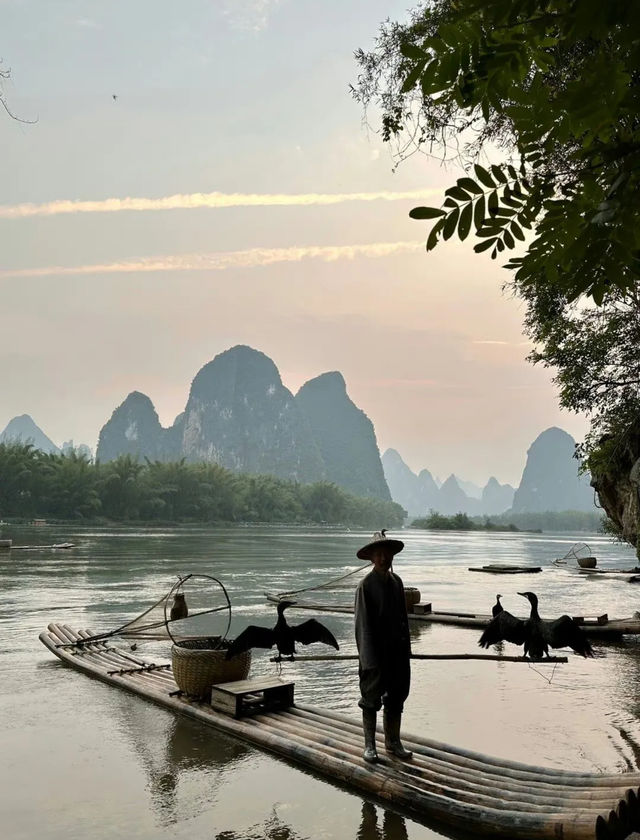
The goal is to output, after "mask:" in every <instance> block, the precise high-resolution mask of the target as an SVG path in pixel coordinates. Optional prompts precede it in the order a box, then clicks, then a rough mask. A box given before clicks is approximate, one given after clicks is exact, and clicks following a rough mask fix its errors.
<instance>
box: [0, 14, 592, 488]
mask: <svg viewBox="0 0 640 840" xmlns="http://www.w3.org/2000/svg"><path fill="white" fill-rule="evenodd" d="M408 5H409V4H407V3H406V2H405V0H403V2H397V0H385V1H384V2H382V0H367V1H366V2H364V1H363V2H356V0H340V2H337V0H324V2H322V3H319V2H317V0H188V2H185V3H175V2H167V1H166V0H100V2H98V0H0V13H1V15H2V20H3V27H2V31H3V40H2V43H1V44H0V57H1V58H2V60H3V67H5V68H7V67H10V68H11V71H12V79H11V81H10V82H8V83H5V85H4V92H5V97H6V99H7V101H8V102H9V104H10V106H11V108H12V109H13V110H14V112H16V113H17V114H18V115H20V116H21V117H23V118H25V119H36V118H37V122H36V123H35V124H34V125H24V124H20V123H17V122H14V121H11V120H10V119H9V118H8V117H5V116H4V115H2V114H0V131H1V132H2V150H3V153H2V158H1V163H0V166H1V167H2V194H1V197H0V204H1V205H2V206H0V231H1V234H0V235H1V240H2V250H1V253H2V264H1V268H0V301H1V311H2V328H1V329H0V363H1V370H2V372H3V373H2V388H1V390H0V429H2V428H4V426H5V425H6V423H7V422H8V421H9V420H10V419H11V418H12V417H13V416H15V415H17V414H23V413H27V414H31V416H32V417H33V418H34V420H35V421H36V423H38V425H40V426H41V428H42V429H43V430H44V431H45V433H46V434H48V435H49V437H51V438H52V439H53V440H54V441H55V442H56V443H58V444H60V443H62V441H63V440H68V439H69V438H73V439H74V441H75V442H76V443H81V442H82V443H87V444H89V445H90V446H91V447H92V448H94V447H95V445H96V442H97V437H98V433H99V430H100V428H101V426H102V425H103V424H104V422H105V421H106V420H107V419H108V418H109V416H110V415H111V412H112V411H113V409H114V408H115V407H116V406H117V405H118V404H119V403H121V402H122V400H123V399H124V398H125V397H126V395H127V394H128V393H129V392H130V391H132V390H139V391H142V392H143V393H145V394H147V395H148V396H149V397H150V398H151V399H152V401H153V403H154V405H155V406H156V409H157V411H158V414H159V415H160V420H161V422H162V423H163V424H164V425H165V426H166V425H169V424H171V423H172V422H173V420H174V418H175V416H176V415H177V414H178V413H179V412H180V411H182V410H183V408H184V405H185V402H186V399H187V395H188V391H189V386H190V384H191V380H192V379H193V377H194V376H195V374H196V373H197V371H198V370H199V369H200V367H202V365H203V364H205V363H206V362H208V361H210V360H211V359H212V358H213V357H214V356H215V355H216V354H218V353H220V352H221V351H223V350H226V349H227V348H228V347H231V346H233V345H234V344H249V345H251V346H252V347H255V348H256V349H258V350H261V351H263V352H264V353H266V354H267V355H268V356H270V357H271V358H272V359H273V360H274V362H275V363H276V365H277V366H278V368H279V370H280V372H281V375H282V379H283V382H284V384H285V385H286V386H287V387H289V388H290V389H291V390H293V391H294V392H295V390H297V388H298V387H299V386H300V385H302V383H303V382H305V381H306V380H307V379H309V378H311V377H313V376H316V375H318V374H320V373H323V372H325V371H328V370H340V371H341V372H342V373H343V375H344V377H345V379H346V382H347V389H348V392H349V394H350V396H351V398H352V399H353V400H354V402H355V403H356V404H357V405H358V406H359V407H360V408H362V409H363V410H364V411H365V412H366V413H367V414H368V416H369V417H370V418H371V420H372V421H373V423H374V424H375V427H376V432H377V436H378V443H379V445H380V449H381V451H384V449H386V448H387V447H394V448H395V449H397V450H398V451H399V452H400V453H401V455H402V456H403V457H404V459H405V460H406V461H407V463H408V464H409V465H410V466H411V467H412V468H413V469H415V470H419V469H422V468H424V467H427V468H428V469H430V470H431V472H433V473H434V474H437V475H440V476H441V477H442V478H445V477H446V476H447V475H448V474H449V473H451V472H455V473H456V474H457V475H459V476H461V477H462V478H465V479H468V480H472V481H477V482H479V483H484V482H485V481H486V480H487V478H488V477H489V475H491V474H494V475H496V477H497V478H498V479H499V480H501V481H509V482H511V483H514V484H517V483H518V481H519V479H520V475H521V472H522V468H523V466H524V461H525V457H526V450H527V447H528V446H529V445H530V444H531V442H532V441H533V440H534V438H535V437H536V436H537V435H538V434H539V433H540V432H541V431H543V430H544V429H545V428H548V427H549V426H552V425H558V426H560V427H562V428H564V429H566V430H567V431H568V432H569V433H570V434H572V435H573V436H574V437H576V438H580V437H581V436H582V434H583V433H584V430H585V422H584V420H583V419H582V418H580V417H576V416H574V415H569V414H567V413H561V412H560V411H559V409H558V408H557V400H556V394H555V390H554V388H553V386H552V385H551V383H550V378H551V377H550V374H549V373H548V372H546V371H544V370H542V369H537V368H532V367H531V366H530V365H529V364H528V363H527V362H526V361H525V356H526V354H527V352H528V350H529V349H530V348H529V345H528V344H527V343H526V342H525V340H524V338H523V336H522V332H521V320H522V306H521V304H519V303H518V302H517V301H515V300H513V299H511V298H509V297H508V296H505V295H503V293H502V291H501V288H502V284H503V283H504V281H505V280H506V279H507V273H506V272H505V271H504V270H503V269H501V268H500V261H496V262H492V261H491V260H490V259H489V258H488V257H486V256H485V255H474V254H473V252H472V248H471V245H470V244H469V243H466V244H452V243H447V245H446V246H441V247H439V248H438V249H436V251H435V252H433V254H429V255H428V256H427V255H426V254H425V252H424V247H423V240H424V233H425V229H426V228H425V225H424V223H419V222H414V221H412V220H410V219H409V218H408V211H409V210H410V209H411V207H413V206H415V205H416V204H417V203H425V202H426V203H434V202H435V203H438V198H437V196H438V195H439V193H440V191H441V190H443V189H444V187H445V186H447V185H448V184H449V183H450V182H451V181H452V180H453V179H454V178H455V177H457V176H458V173H456V172H455V171H453V170H445V169H443V168H442V167H441V166H440V165H439V164H438V163H436V162H434V161H430V160H428V159H427V158H425V157H423V156H418V155H416V156H414V157H413V158H411V159H410V160H409V161H407V162H405V163H404V164H402V165H401V166H400V167H399V168H398V169H397V171H396V172H393V171H392V170H393V161H392V159H391V158H390V155H389V150H388V149H387V148H386V147H385V145H384V144H383V143H382V142H381V140H380V138H379V137H378V136H377V135H376V134H375V132H373V131H371V130H368V129H367V128H366V127H365V126H364V125H363V115H362V112H361V109H360V106H359V105H358V104H357V103H356V102H355V101H354V100H353V99H352V98H351V96H350V93H349V90H348V85H349V83H350V82H354V81H355V78H356V76H357V67H356V64H355V62H354V60H353V51H354V50H355V49H356V48H358V47H364V48H366V47H369V46H370V45H371V44H372V43H373V39H374V37H375V35H376V32H377V29H378V24H379V23H380V21H382V20H384V19H385V18H387V17H390V18H392V19H402V18H404V15H405V8H407V6H408ZM114 94H115V96H116V97H117V98H116V99H114V98H113V95H114ZM419 196H422V197H419Z"/></svg>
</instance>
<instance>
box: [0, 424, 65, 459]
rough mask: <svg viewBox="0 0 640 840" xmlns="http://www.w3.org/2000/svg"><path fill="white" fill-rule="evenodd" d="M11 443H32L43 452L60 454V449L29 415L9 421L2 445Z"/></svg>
mask: <svg viewBox="0 0 640 840" xmlns="http://www.w3.org/2000/svg"><path fill="white" fill-rule="evenodd" d="M11 441H14V442H16V441H20V442H22V443H30V444H32V446H33V447H34V448H35V449H41V450H42V451H43V452H53V453H54V454H55V455H59V454H60V449H59V448H58V447H57V446H56V445H55V443H54V442H53V441H52V440H50V439H49V438H48V437H47V436H46V435H45V433H44V432H43V431H42V429H41V428H40V427H39V426H36V424H35V423H34V421H33V420H32V419H31V417H30V416H29V415H28V414H21V415H20V416H19V417H14V418H13V420H10V421H9V424H8V425H7V428H6V429H5V430H4V431H3V432H2V434H0V443H10V442H11Z"/></svg>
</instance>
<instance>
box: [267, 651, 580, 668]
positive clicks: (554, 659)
mask: <svg viewBox="0 0 640 840" xmlns="http://www.w3.org/2000/svg"><path fill="white" fill-rule="evenodd" d="M357 659H358V654H357V653H349V654H341V655H338V656H335V655H334V656H332V655H331V654H328V655H326V656H323V655H319V656H294V657H293V659H291V660H289V658H288V657H287V658H284V659H282V660H280V659H278V658H277V657H275V656H274V657H273V658H272V659H271V661H272V662H279V661H282V662H289V661H291V662H346V661H348V660H357ZM411 659H481V660H482V659H485V660H493V661H494V662H526V663H527V664H528V665H531V664H535V665H545V664H549V665H557V664H560V663H562V664H566V663H567V662H568V661H569V659H568V658H567V657H566V656H547V657H545V658H544V659H529V658H528V657H527V656H497V655H494V654H490V653H412V654H411Z"/></svg>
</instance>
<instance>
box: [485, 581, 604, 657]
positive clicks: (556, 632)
mask: <svg viewBox="0 0 640 840" xmlns="http://www.w3.org/2000/svg"><path fill="white" fill-rule="evenodd" d="M518 595H522V597H523V598H526V599H527V600H528V601H529V603H530V604H531V614H530V615H529V618H527V619H526V620H524V621H523V620H522V619H520V618H516V617H515V616H514V615H511V613H510V612H507V610H502V612H500V613H498V615H497V616H495V618H493V619H492V621H491V622H490V623H489V626H488V627H487V629H486V630H485V631H484V633H483V634H482V636H480V641H479V642H478V644H479V645H480V647H483V648H488V647H490V646H491V645H495V644H497V643H498V642H501V641H503V640H504V641H507V642H512V643H513V644H514V645H524V655H525V656H529V657H530V658H531V659H542V658H543V657H545V656H548V655H549V648H550V647H552V648H562V647H570V648H573V650H574V651H575V652H576V653H579V654H581V655H582V656H585V657H586V656H593V649H592V648H591V644H590V643H589V640H588V639H587V637H586V635H585V634H584V632H583V631H582V630H581V629H580V626H579V624H578V623H577V622H576V621H575V620H574V619H573V618H571V616H568V615H561V616H560V618H556V619H555V621H545V620H544V619H542V618H540V616H539V614H538V597H537V595H535V594H534V593H533V592H518Z"/></svg>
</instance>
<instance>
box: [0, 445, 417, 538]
mask: <svg viewBox="0 0 640 840" xmlns="http://www.w3.org/2000/svg"><path fill="white" fill-rule="evenodd" d="M0 513H1V514H2V515H3V516H5V517H12V518H20V519H26V518H31V517H34V516H45V517H51V518H57V519H87V518H88V519H96V518H98V517H101V518H105V519H108V520H113V521H117V522H127V521H147V522H317V523H327V524H338V523H340V524H345V525H354V526H359V527H367V528H380V525H381V523H382V524H383V525H384V526H385V527H389V528H393V527H399V526H401V525H402V523H403V521H404V516H405V512H404V510H403V509H402V508H401V507H400V505H398V504H396V503H395V502H385V501H381V500H379V499H372V498H359V497H356V496H353V495H351V494H349V493H345V492H344V491H343V490H341V489H340V488H339V487H336V485H335V484H329V483H327V482H320V483H317V484H297V483H296V482H292V481H285V480H283V479H278V478H274V477H273V476H269V475H245V474H238V473H233V472H231V471H230V470H226V469H224V468H223V467H220V466H218V465H217V464H204V463H201V464H187V463H185V461H184V460H182V461H178V462H175V463H164V462H160V461H153V462H152V461H148V460H147V461H146V462H145V463H140V462H138V461H137V460H135V458H132V457H131V456H130V455H122V456H121V457H120V458H117V459H116V460H114V461H108V462H107V463H105V464H102V463H99V462H98V463H92V462H90V461H89V460H88V459H87V458H85V457H84V456H82V455H79V454H77V453H75V452H71V453H69V454H63V455H50V454H46V453H44V452H41V451H40V450H37V449H34V448H33V447H32V446H31V445H29V444H21V443H1V444H0Z"/></svg>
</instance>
